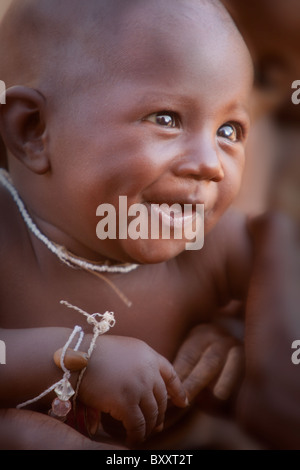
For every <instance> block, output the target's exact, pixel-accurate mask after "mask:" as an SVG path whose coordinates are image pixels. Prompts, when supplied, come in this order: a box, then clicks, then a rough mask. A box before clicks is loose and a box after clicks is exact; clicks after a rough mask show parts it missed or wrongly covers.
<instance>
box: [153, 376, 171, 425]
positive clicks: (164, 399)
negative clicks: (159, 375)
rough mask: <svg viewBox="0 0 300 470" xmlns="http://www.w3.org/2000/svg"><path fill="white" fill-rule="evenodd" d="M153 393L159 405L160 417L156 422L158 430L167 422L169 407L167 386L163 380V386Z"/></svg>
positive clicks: (158, 416)
mask: <svg viewBox="0 0 300 470" xmlns="http://www.w3.org/2000/svg"><path fill="white" fill-rule="evenodd" d="M153 393H154V396H155V399H156V403H157V409H158V415H157V420H156V428H158V429H160V428H161V429H162V428H163V425H164V421H165V414H166V411H167V406H168V393H167V389H166V386H165V384H164V382H163V380H162V383H161V385H158V384H157V385H156V386H155V387H154V389H153Z"/></svg>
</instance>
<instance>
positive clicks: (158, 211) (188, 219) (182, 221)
mask: <svg viewBox="0 0 300 470" xmlns="http://www.w3.org/2000/svg"><path fill="white" fill-rule="evenodd" d="M145 205H146V206H147V208H148V210H149V212H150V215H152V214H153V215H155V216H157V217H158V218H159V220H161V222H162V223H163V224H165V225H168V226H170V227H174V228H180V227H183V226H187V225H191V224H192V223H193V221H194V220H195V217H196V210H195V208H194V207H192V206H191V205H188V206H189V207H188V208H187V207H185V206H184V205H183V204H179V203H178V204H176V205H174V204H172V205H171V206H170V205H168V204H166V203H165V204H163V203H160V204H158V203H151V202H147V203H145Z"/></svg>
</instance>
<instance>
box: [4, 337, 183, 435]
mask: <svg viewBox="0 0 300 470" xmlns="http://www.w3.org/2000/svg"><path fill="white" fill-rule="evenodd" d="M70 333H71V331H70V330H68V329H63V328H43V329H27V330H1V331H0V334H1V338H3V340H4V341H5V343H6V345H7V365H6V366H5V367H3V368H1V371H0V372H1V383H2V384H3V386H1V391H0V402H1V406H3V407H13V406H16V405H17V404H18V403H20V402H24V401H26V400H28V399H31V398H34V397H35V396H38V395H39V394H40V393H41V392H43V391H44V390H46V389H47V388H48V387H49V386H51V385H52V384H53V383H56V382H58V381H59V380H61V378H62V372H61V371H60V370H59V368H57V367H56V366H55V365H54V362H53V353H54V352H55V351H56V350H57V349H59V348H60V347H61V346H62V345H64V344H65V342H66V340H67V339H68V337H69V336H70ZM90 340H91V335H86V336H85V339H84V343H83V347H82V349H83V350H87V349H88V346H89V342H90ZM76 379H77V374H72V380H73V383H72V385H73V388H75V383H76ZM168 395H169V396H170V398H171V400H172V401H173V403H174V404H175V405H177V406H180V407H184V406H186V395H185V392H184V389H183V387H182V384H181V382H180V380H179V379H178V377H177V375H176V373H175V371H174V369H173V367H172V366H171V364H170V363H169V362H168V361H167V360H166V359H164V358H163V357H162V356H160V355H159V354H157V353H156V352H155V351H154V350H152V349H151V348H150V347H149V346H147V345H146V344H145V343H144V342H142V341H139V340H136V339H133V338H124V337H115V336H110V335H105V336H102V337H100V338H98V340H97V344H96V348H95V350H94V352H93V355H92V357H91V359H90V361H89V364H88V367H87V370H86V373H85V375H84V377H83V381H82V384H81V387H80V389H79V395H78V398H79V400H80V401H81V402H82V403H83V404H84V405H86V406H89V407H92V408H95V409H97V410H99V411H103V412H107V413H110V414H111V416H113V417H114V418H116V419H118V420H120V421H122V422H123V424H124V427H125V429H126V431H127V435H128V439H129V440H130V441H142V440H143V439H144V438H145V437H146V436H147V435H149V434H150V433H151V431H153V430H154V429H155V428H156V427H159V426H160V425H161V424H163V421H164V414H165V411H166V407H167V397H168ZM52 399H53V395H52V397H51V396H50V397H49V396H46V397H45V398H44V399H43V402H42V404H43V406H44V407H48V408H50V402H51V400H52Z"/></svg>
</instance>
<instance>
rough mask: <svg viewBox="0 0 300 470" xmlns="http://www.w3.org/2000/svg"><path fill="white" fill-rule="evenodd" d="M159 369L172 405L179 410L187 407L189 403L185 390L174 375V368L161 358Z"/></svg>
mask: <svg viewBox="0 0 300 470" xmlns="http://www.w3.org/2000/svg"><path fill="white" fill-rule="evenodd" d="M159 369H160V373H161V376H162V379H163V381H164V382H165V385H166V389H167V392H168V394H169V397H170V399H171V400H172V402H173V403H174V405H175V406H178V407H180V408H185V407H186V406H188V404H189V401H188V398H187V395H186V392H185V389H184V387H183V385H182V382H181V381H180V379H179V377H178V375H177V374H176V372H175V369H174V367H173V366H172V365H171V364H170V363H169V361H167V360H166V359H164V358H163V357H161V358H160V367H159Z"/></svg>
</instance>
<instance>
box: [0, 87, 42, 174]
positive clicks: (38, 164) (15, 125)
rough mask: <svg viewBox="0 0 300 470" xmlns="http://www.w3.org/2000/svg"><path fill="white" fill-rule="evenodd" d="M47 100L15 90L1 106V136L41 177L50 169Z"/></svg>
mask: <svg viewBox="0 0 300 470" xmlns="http://www.w3.org/2000/svg"><path fill="white" fill-rule="evenodd" d="M45 107H46V100H45V98H44V97H43V96H42V95H41V94H40V93H39V92H38V91H36V90H34V89H32V88H27V87H23V86H15V87H12V88H9V89H7V90H6V104H2V105H1V106H0V134H1V136H2V139H3V141H4V143H5V145H6V147H7V149H8V150H9V151H10V152H11V153H12V154H13V155H14V156H15V157H16V158H18V159H19V160H20V161H21V162H22V163H23V164H24V165H26V166H27V167H28V168H29V169H30V170H31V171H33V172H34V173H37V174H43V173H46V172H47V171H48V170H49V169H50V161H49V159H48V156H47V153H46V148H45V142H46V126H45Z"/></svg>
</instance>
